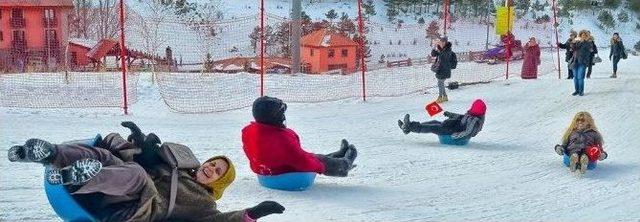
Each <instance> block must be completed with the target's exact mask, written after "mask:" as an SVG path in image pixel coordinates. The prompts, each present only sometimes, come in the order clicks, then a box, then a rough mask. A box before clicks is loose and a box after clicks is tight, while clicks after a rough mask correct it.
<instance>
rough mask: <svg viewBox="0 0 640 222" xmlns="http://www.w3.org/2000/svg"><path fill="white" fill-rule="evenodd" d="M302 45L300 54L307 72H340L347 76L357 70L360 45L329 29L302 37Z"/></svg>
mask: <svg viewBox="0 0 640 222" xmlns="http://www.w3.org/2000/svg"><path fill="white" fill-rule="evenodd" d="M301 45H302V48H301V49H300V50H301V53H300V54H301V55H302V61H303V62H304V64H305V69H306V72H310V73H323V72H327V71H332V70H339V71H340V72H341V73H343V74H346V73H352V72H354V71H355V70H356V49H357V47H358V43H356V42H355V41H353V40H351V39H350V38H349V37H347V36H344V35H341V34H338V33H336V32H334V31H331V30H329V29H320V30H317V31H315V32H312V33H310V34H308V35H305V36H304V37H302V41H301Z"/></svg>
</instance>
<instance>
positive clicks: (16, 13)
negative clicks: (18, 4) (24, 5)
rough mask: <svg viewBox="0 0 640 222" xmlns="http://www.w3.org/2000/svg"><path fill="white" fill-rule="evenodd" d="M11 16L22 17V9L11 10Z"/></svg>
mask: <svg viewBox="0 0 640 222" xmlns="http://www.w3.org/2000/svg"><path fill="white" fill-rule="evenodd" d="M11 18H22V10H21V9H13V10H11Z"/></svg>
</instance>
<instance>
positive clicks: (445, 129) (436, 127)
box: [398, 99, 487, 139]
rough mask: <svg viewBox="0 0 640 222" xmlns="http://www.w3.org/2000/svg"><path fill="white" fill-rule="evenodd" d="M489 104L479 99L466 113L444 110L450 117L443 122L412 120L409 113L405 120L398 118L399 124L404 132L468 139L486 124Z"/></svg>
mask: <svg viewBox="0 0 640 222" xmlns="http://www.w3.org/2000/svg"><path fill="white" fill-rule="evenodd" d="M486 111H487V106H486V105H485V103H484V101H482V100H481V99H477V100H475V101H474V102H473V104H472V105H471V108H469V110H468V111H467V113H466V114H456V113H451V112H444V115H445V116H446V117H448V119H446V120H444V121H443V122H440V121H437V120H432V121H429V122H424V123H420V122H412V121H411V120H409V114H405V115H404V121H402V120H398V126H399V127H400V129H401V130H402V132H403V133H404V134H409V133H410V132H413V133H433V134H436V135H451V137H452V138H453V139H468V138H471V137H474V136H476V135H478V133H479V132H480V131H481V130H482V126H483V125H484V115H485V113H486Z"/></svg>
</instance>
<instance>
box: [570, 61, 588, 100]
mask: <svg viewBox="0 0 640 222" xmlns="http://www.w3.org/2000/svg"><path fill="white" fill-rule="evenodd" d="M586 68H587V66H586V65H583V64H581V65H578V67H577V70H576V73H574V74H573V75H574V76H573V78H574V79H575V82H576V83H577V84H578V87H577V88H578V94H579V95H582V94H583V93H584V75H585V71H586Z"/></svg>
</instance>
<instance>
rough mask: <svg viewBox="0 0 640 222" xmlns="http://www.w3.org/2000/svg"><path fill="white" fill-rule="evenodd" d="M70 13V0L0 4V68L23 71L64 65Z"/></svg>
mask: <svg viewBox="0 0 640 222" xmlns="http://www.w3.org/2000/svg"><path fill="white" fill-rule="evenodd" d="M72 9H73V0H0V65H3V66H5V67H4V68H5V69H7V67H8V68H9V69H18V70H24V68H25V66H28V65H31V66H40V67H50V69H55V68H56V67H59V66H60V64H64V60H63V59H64V56H63V55H64V54H63V53H64V51H65V48H66V44H67V42H68V33H69V31H68V30H69V29H68V21H67V18H68V16H69V13H70V12H71V10H72ZM1 68H2V67H0V69H1Z"/></svg>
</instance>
